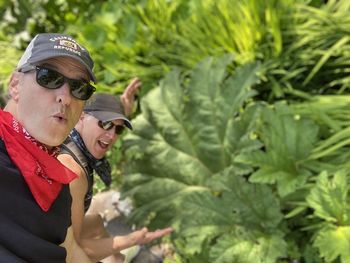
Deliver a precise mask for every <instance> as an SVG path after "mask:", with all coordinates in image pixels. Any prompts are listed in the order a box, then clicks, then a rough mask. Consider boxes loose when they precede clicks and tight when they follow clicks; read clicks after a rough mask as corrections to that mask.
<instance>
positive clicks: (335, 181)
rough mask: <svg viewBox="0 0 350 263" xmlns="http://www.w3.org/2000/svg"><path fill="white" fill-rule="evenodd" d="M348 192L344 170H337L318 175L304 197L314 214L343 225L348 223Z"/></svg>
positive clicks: (349, 211)
mask: <svg viewBox="0 0 350 263" xmlns="http://www.w3.org/2000/svg"><path fill="white" fill-rule="evenodd" d="M348 194H349V187H348V185H347V174H346V172H345V171H339V172H337V173H336V174H335V175H334V176H331V175H328V173H327V172H323V173H321V174H320V175H319V176H318V178H317V183H316V185H315V187H314V188H313V189H312V190H311V191H310V194H309V195H308V196H307V197H306V201H307V203H308V204H309V206H310V207H311V208H313V209H314V210H315V212H314V213H315V215H316V216H318V217H320V218H322V219H324V220H326V221H329V222H334V223H337V224H340V225H345V224H349V223H350V206H349V202H348Z"/></svg>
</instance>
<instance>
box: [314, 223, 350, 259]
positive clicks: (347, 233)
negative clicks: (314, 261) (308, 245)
mask: <svg viewBox="0 0 350 263" xmlns="http://www.w3.org/2000/svg"><path fill="white" fill-rule="evenodd" d="M314 245H315V246H316V247H317V248H318V249H319V251H320V254H321V256H322V257H324V258H325V260H326V261H327V262H334V260H336V259H337V258H338V257H339V258H340V259H341V262H342V263H347V262H350V226H346V227H342V226H339V227H333V228H331V229H322V231H320V232H319V233H318V235H317V236H316V239H315V242H314Z"/></svg>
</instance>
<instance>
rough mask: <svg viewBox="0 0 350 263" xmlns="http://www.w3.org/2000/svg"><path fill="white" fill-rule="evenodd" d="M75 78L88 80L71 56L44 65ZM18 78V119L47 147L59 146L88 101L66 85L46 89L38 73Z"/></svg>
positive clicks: (22, 74) (43, 64)
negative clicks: (40, 81) (76, 96)
mask: <svg viewBox="0 0 350 263" xmlns="http://www.w3.org/2000/svg"><path fill="white" fill-rule="evenodd" d="M40 65H41V66H45V67H47V68H50V69H54V70H56V71H57V72H59V73H61V74H63V75H64V76H66V77H68V78H72V79H85V80H89V77H88V74H87V72H86V69H85V68H84V66H83V65H82V64H80V63H79V62H77V61H76V60H74V59H72V58H69V57H58V58H54V59H48V60H46V61H44V62H42V63H40ZM16 74H17V76H18V83H17V84H16V85H17V96H16V97H15V101H16V103H17V111H16V112H15V118H16V119H17V120H18V121H19V122H20V123H21V124H22V125H23V126H24V128H25V129H26V130H27V131H28V132H29V134H30V135H31V136H33V137H34V138H35V139H36V140H38V141H40V142H41V143H44V144H45V145H47V146H58V145H60V144H61V143H62V142H63V141H64V139H65V138H66V137H67V136H68V134H69V132H70V131H71V130H72V129H73V127H74V126H75V124H76V123H77V122H78V120H79V117H80V115H81V112H82V110H83V107H84V105H85V101H83V100H79V99H76V98H74V97H73V96H72V95H71V93H70V87H69V85H68V84H67V83H65V84H64V85H63V86H61V87H60V88H58V89H47V88H44V87H42V86H40V85H39V84H38V83H37V82H36V71H35V70H33V71H30V72H27V73H16Z"/></svg>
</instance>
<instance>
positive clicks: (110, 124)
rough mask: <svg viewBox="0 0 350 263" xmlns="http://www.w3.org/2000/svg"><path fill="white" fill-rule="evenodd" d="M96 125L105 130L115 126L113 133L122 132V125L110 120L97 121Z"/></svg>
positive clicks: (123, 127)
mask: <svg viewBox="0 0 350 263" xmlns="http://www.w3.org/2000/svg"><path fill="white" fill-rule="evenodd" d="M98 126H99V127H100V128H102V129H104V130H106V131H108V130H110V129H112V128H113V127H115V133H116V134H118V135H120V134H122V133H123V132H124V129H125V126H124V125H115V124H114V123H113V122H112V121H98Z"/></svg>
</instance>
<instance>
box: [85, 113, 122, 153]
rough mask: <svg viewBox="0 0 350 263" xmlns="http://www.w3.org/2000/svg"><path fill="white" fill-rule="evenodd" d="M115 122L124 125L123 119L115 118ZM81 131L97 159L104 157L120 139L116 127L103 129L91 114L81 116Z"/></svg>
mask: <svg viewBox="0 0 350 263" xmlns="http://www.w3.org/2000/svg"><path fill="white" fill-rule="evenodd" d="M113 123H114V124H115V125H124V121H123V120H114V121H113ZM79 133H80V135H81V137H82V138H83V140H84V143H85V146H86V148H87V149H88V151H89V152H90V153H91V154H92V155H93V156H94V157H95V158H96V159H101V158H103V157H104V156H105V155H106V152H107V151H108V150H109V149H111V148H112V146H113V144H114V143H115V142H116V140H117V139H118V135H117V134H116V133H115V128H114V127H113V128H112V129H110V130H104V129H102V128H101V127H100V126H99V125H98V119H96V118H95V117H93V116H91V115H89V114H84V115H83V117H82V118H81V120H80V129H79Z"/></svg>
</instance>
